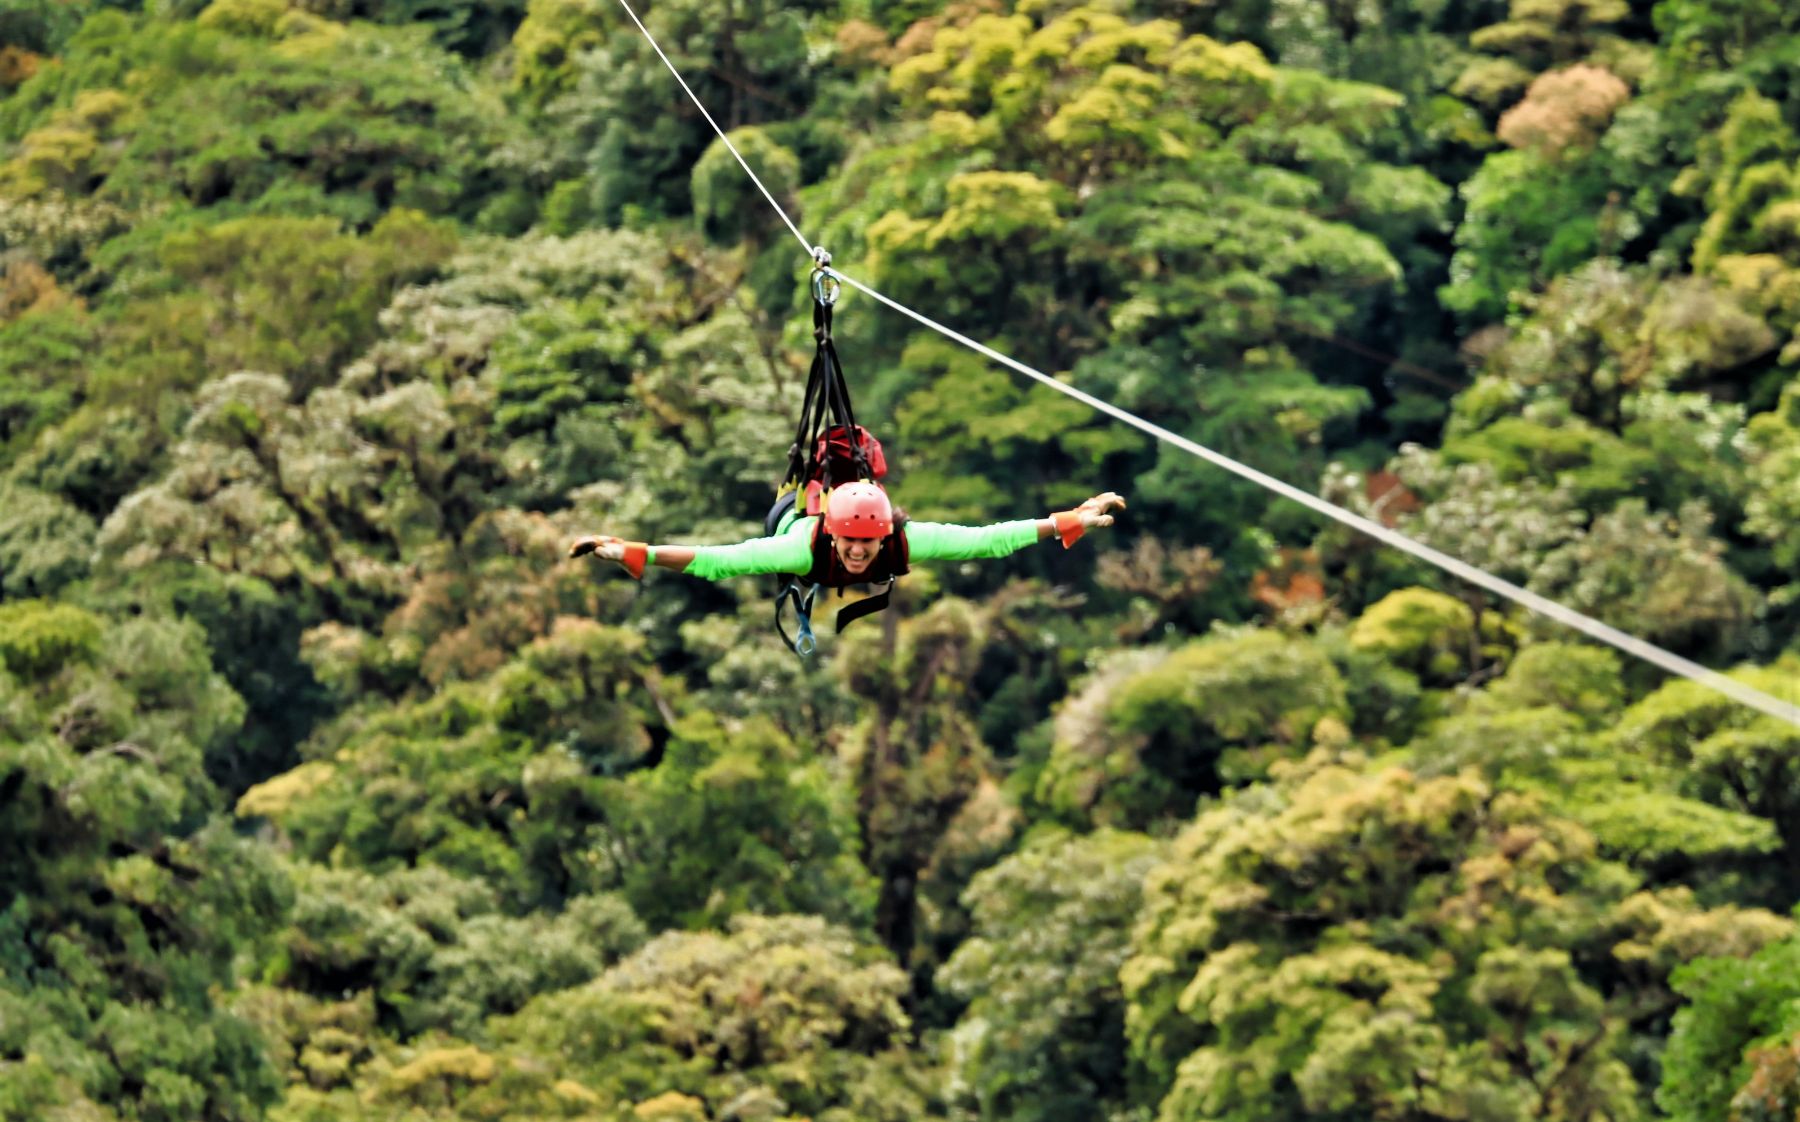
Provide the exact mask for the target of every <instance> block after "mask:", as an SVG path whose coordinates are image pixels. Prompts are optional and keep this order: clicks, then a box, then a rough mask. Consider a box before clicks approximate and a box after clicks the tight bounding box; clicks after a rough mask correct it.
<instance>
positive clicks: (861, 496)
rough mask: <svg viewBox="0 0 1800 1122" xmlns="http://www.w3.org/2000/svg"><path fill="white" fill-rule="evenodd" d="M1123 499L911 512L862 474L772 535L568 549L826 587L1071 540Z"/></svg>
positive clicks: (639, 572)
mask: <svg viewBox="0 0 1800 1122" xmlns="http://www.w3.org/2000/svg"><path fill="white" fill-rule="evenodd" d="M1124 506H1125V500H1124V498H1123V497H1121V496H1119V495H1118V494H1116V493H1114V492H1112V491H1107V492H1105V493H1103V494H1099V495H1095V496H1094V497H1093V498H1091V499H1088V500H1087V501H1086V502H1084V503H1082V504H1081V505H1080V506H1078V507H1076V508H1074V509H1073V510H1064V511H1058V512H1056V513H1054V514H1051V515H1050V516H1048V517H1046V518H1034V519H1021V520H1019V521H1015V522H996V523H993V524H992V525H988V526H956V525H951V524H948V523H943V522H912V521H909V520H908V519H907V518H906V516H905V515H904V514H903V513H896V512H895V510H894V507H893V505H892V504H891V503H890V502H889V501H888V496H887V492H886V491H883V490H882V489H881V488H880V487H877V486H876V485H875V484H873V483H864V482H855V483H845V484H841V485H840V486H838V487H836V488H834V489H833V490H832V491H831V492H829V494H828V495H827V496H826V501H825V503H824V510H823V512H822V514H820V515H802V516H800V517H797V518H793V517H791V515H790V518H791V520H787V521H785V524H784V525H782V526H781V527H780V528H778V529H777V531H776V533H775V534H774V536H772V537H766V538H752V539H751V540H749V541H745V542H739V543H737V544H736V545H718V546H693V545H649V544H647V543H645V542H632V541H625V540H623V539H621V538H617V537H613V536H611V535H607V534H600V535H594V536H590V537H584V538H580V539H578V540H577V541H576V542H575V543H574V544H572V545H571V546H570V547H569V556H570V557H581V556H583V555H586V554H590V553H591V554H593V555H594V556H595V557H596V558H598V559H600V560H602V561H617V562H618V563H619V564H621V565H623V566H624V567H625V570H626V571H627V572H629V573H630V574H631V575H632V576H633V577H638V578H641V577H642V576H643V574H644V569H645V567H646V566H648V565H656V566H658V567H660V568H664V569H673V570H675V571H676V572H678V573H687V574H689V575H691V576H696V577H700V578H702V579H704V580H724V579H725V578H727V577H741V576H755V575H758V574H767V573H780V574H788V575H791V576H796V577H799V578H800V579H801V580H804V581H806V582H808V583H810V584H815V585H818V586H820V587H823V588H843V587H845V586H847V585H852V584H881V583H884V582H887V581H891V580H893V579H894V578H895V577H898V576H902V575H904V574H905V573H906V571H907V568H908V566H909V565H910V564H911V563H912V562H913V561H968V560H973V559H976V558H982V557H1005V556H1007V555H1008V554H1011V553H1016V552H1017V551H1019V550H1021V549H1023V548H1025V547H1026V546H1028V545H1031V544H1033V543H1035V542H1040V541H1043V540H1044V539H1045V538H1049V537H1057V538H1061V539H1062V543H1063V548H1065V549H1067V548H1068V547H1069V546H1072V545H1074V544H1075V542H1076V539H1078V538H1080V537H1081V535H1082V534H1084V533H1086V532H1087V531H1088V530H1091V529H1093V528H1095V527H1097V526H1111V525H1112V524H1113V516H1112V513H1111V512H1112V511H1113V510H1114V509H1115V508H1118V509H1123V508H1124Z"/></svg>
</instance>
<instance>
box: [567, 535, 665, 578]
mask: <svg viewBox="0 0 1800 1122" xmlns="http://www.w3.org/2000/svg"><path fill="white" fill-rule="evenodd" d="M588 554H593V555H594V556H595V557H597V558H599V559H600V560H602V561H617V562H618V563H619V564H621V565H623V566H625V571H626V572H628V573H630V574H631V575H632V577H633V578H635V579H642V577H643V575H644V566H645V564H647V563H648V561H649V558H650V547H649V546H646V545H645V544H644V543H643V542H628V541H626V540H625V539H624V538H615V537H613V536H612V535H611V534H596V535H593V536H591V537H586V538H577V539H576V540H575V542H574V544H572V545H570V546H569V556H570V557H585V556H587V555H588Z"/></svg>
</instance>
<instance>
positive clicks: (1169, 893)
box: [1121, 763, 1785, 1119]
mask: <svg viewBox="0 0 1800 1122" xmlns="http://www.w3.org/2000/svg"><path fill="white" fill-rule="evenodd" d="M1632 887H1633V881H1632V878H1631V877H1629V876H1621V875H1620V870H1618V868H1617V867H1616V866H1609V865H1608V864H1607V863H1605V862H1603V861H1600V860H1597V859H1596V857H1595V855H1594V852H1593V843H1592V840H1591V839H1590V838H1589V837H1588V835H1587V834H1586V833H1585V832H1584V831H1582V830H1581V829H1580V828H1579V827H1576V826H1574V825H1573V824H1571V823H1568V822H1566V821H1563V820H1560V819H1557V818H1555V817H1553V816H1550V815H1546V814H1545V813H1544V811H1543V809H1542V807H1541V805H1539V804H1538V803H1536V802H1535V801H1534V800H1532V799H1530V798H1521V797H1519V796H1517V795H1512V794H1508V793H1505V792H1502V791H1496V790H1494V789H1492V788H1489V787H1488V786H1486V785H1485V784H1483V783H1482V782H1480V781H1479V780H1478V779H1476V778H1474V777H1473V776H1470V775H1464V776H1459V777H1444V778H1440V779H1419V778H1415V777H1414V776H1412V775H1410V774H1409V773H1407V772H1404V771H1400V770H1397V769H1389V770H1384V771H1380V772H1373V773H1359V772H1357V771H1355V770H1351V769H1348V768H1344V767H1339V766H1330V765H1324V764H1322V763H1318V764H1309V765H1307V766H1306V767H1303V768H1299V769H1296V771H1295V773H1294V774H1293V775H1292V777H1291V778H1290V780H1289V781H1288V782H1287V783H1285V784H1283V785H1282V786H1281V787H1280V788H1278V789H1276V790H1269V791H1260V792H1256V793H1254V794H1249V795H1244V796H1240V797H1239V798H1237V799H1234V800H1232V801H1230V802H1228V803H1227V804H1225V805H1223V806H1221V807H1219V808H1217V809H1214V810H1211V811H1208V812H1207V813H1205V814H1203V815H1202V816H1201V817H1200V818H1199V819H1198V820H1196V821H1195V823H1194V824H1193V825H1192V826H1190V827H1189V828H1188V830H1187V831H1186V832H1185V833H1184V834H1183V835H1182V836H1181V837H1180V838H1178V839H1177V841H1176V842H1175V845H1174V849H1173V852H1172V853H1171V856H1170V861H1169V863H1168V864H1167V865H1165V866H1164V867H1163V868H1161V869H1159V870H1157V871H1155V872H1153V873H1151V874H1150V877H1149V880H1148V881H1147V882H1146V886H1145V909H1144V912H1143V915H1142V917H1141V918H1140V920H1139V924H1138V927H1137V929H1136V931H1135V933H1134V937H1133V956H1132V958H1131V959H1130V960H1128V961H1127V962H1126V964H1125V966H1124V968H1123V970H1122V973H1121V977H1122V979H1123V981H1124V984H1125V993H1126V997H1127V1000H1128V1001H1129V1002H1130V1012H1129V1015H1128V1020H1127V1030H1128V1033H1129V1037H1130V1040H1131V1042H1132V1053H1133V1055H1134V1057H1136V1058H1137V1059H1138V1060H1140V1061H1141V1062H1142V1063H1144V1064H1145V1065H1146V1068H1147V1069H1148V1071H1149V1072H1150V1074H1151V1076H1152V1078H1153V1080H1154V1086H1155V1087H1157V1088H1160V1089H1161V1090H1160V1091H1159V1092H1157V1094H1156V1095H1153V1098H1152V1101H1154V1099H1155V1098H1160V1099H1161V1106H1160V1112H1161V1114H1162V1115H1163V1116H1164V1117H1212V1118H1261V1119H1269V1118H1300V1117H1308V1116H1316V1115H1318V1114H1321V1113H1332V1112H1342V1111H1345V1110H1348V1109H1351V1108H1352V1107H1353V1106H1354V1107H1356V1108H1359V1109H1364V1110H1369V1109H1375V1110H1380V1111H1383V1112H1386V1113H1391V1114H1393V1115H1394V1116H1395V1117H1402V1118H1426V1117H1441V1116H1444V1115H1446V1114H1451V1115H1454V1114H1458V1113H1464V1114H1468V1113H1476V1112H1479V1114H1480V1115H1481V1116H1485V1117H1494V1118H1527V1117H1544V1118H1585V1117H1592V1116H1595V1115H1596V1114H1599V1115H1604V1116H1608V1117H1637V1116H1639V1115H1640V1114H1641V1113H1642V1108H1641V1105H1640V1104H1641V1101H1642V1097H1641V1096H1642V1092H1641V1091H1640V1089H1639V1088H1638V1086H1637V1085H1636V1083H1635V1081H1634V1079H1633V1077H1632V1072H1631V1070H1630V1069H1629V1068H1628V1067H1627V1065H1626V1062H1625V1061H1626V1057H1627V1055H1628V1054H1629V1049H1630V1043H1629V1040H1628V1038H1627V1035H1626V1032H1627V1024H1628V1023H1629V1022H1630V1021H1631V1020H1632V1019H1633V1018H1634V1017H1638V1016H1643V1015H1644V1012H1645V1009H1646V1007H1647V1008H1649V1009H1652V1010H1654V1009H1659V1008H1666V1006H1667V1005H1668V1004H1669V1003H1671V1001H1672V998H1671V997H1669V996H1666V990H1665V989H1663V984H1664V983H1663V979H1664V978H1666V975H1667V971H1668V969H1669V968H1670V967H1671V966H1672V965H1674V962H1676V961H1680V959H1681V956H1682V954H1683V953H1684V949H1685V953H1686V955H1687V956H1688V957H1692V956H1693V955H1695V954H1696V953H1698V948H1697V947H1696V946H1695V945H1694V943H1695V941H1693V940H1687V941H1681V940H1675V941H1671V934H1672V933H1673V932H1674V931H1677V930H1679V926H1678V925H1680V924H1682V923H1697V924H1701V925H1703V926H1705V927H1706V928H1707V930H1708V931H1710V932H1712V934H1711V935H1709V936H1708V938H1716V937H1719V936H1720V935H1721V934H1722V933H1723V932H1726V931H1730V930H1734V929H1735V930H1737V931H1739V932H1740V933H1741V934H1742V936H1743V938H1742V939H1741V941H1740V942H1739V944H1738V947H1739V949H1738V953H1742V954H1748V953H1750V952H1752V951H1754V950H1756V949H1757V948H1758V947H1760V946H1761V945H1763V944H1765V943H1767V942H1769V941H1771V940H1772V939H1774V938H1777V937H1779V935H1780V934H1781V933H1783V931H1784V930H1785V925H1784V924H1783V923H1782V922H1781V921H1780V920H1778V919H1776V918H1775V917H1772V916H1767V915H1766V913H1764V914H1762V915H1761V916H1760V917H1759V918H1756V919H1755V920H1754V922H1753V923H1752V922H1749V920H1750V917H1741V916H1739V915H1738V914H1737V913H1735V912H1720V913H1711V914H1708V913H1698V912H1697V910H1696V909H1694V908H1693V907H1692V905H1691V902H1686V901H1685V898H1684V897H1680V896H1671V897H1666V898H1648V899H1637V898H1630V899H1628V894H1629V893H1630V892H1631V890H1632ZM1622 927H1623V928H1624V929H1625V930H1632V931H1633V937H1632V938H1631V939H1630V940H1628V941H1627V942H1625V943H1621V942H1620V941H1619V933H1620V931H1621V928H1622ZM1633 929H1635V930H1633ZM1609 960H1611V963H1613V965H1609ZM1671 960H1673V961H1671ZM1625 962H1630V963H1633V964H1636V966H1638V967H1640V969H1639V970H1638V972H1636V973H1634V974H1632V975H1630V979H1631V980H1630V981H1629V982H1627V983H1625V984H1620V982H1619V981H1618V978H1617V973H1618V970H1619V968H1620V966H1619V965H1618V964H1623V963H1625Z"/></svg>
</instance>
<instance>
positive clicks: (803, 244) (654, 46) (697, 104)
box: [619, 0, 813, 257]
mask: <svg viewBox="0 0 1800 1122" xmlns="http://www.w3.org/2000/svg"><path fill="white" fill-rule="evenodd" d="M619 6H620V7H621V8H624V9H625V14H626V15H628V16H630V17H631V22H632V23H635V24H637V29H638V30H639V31H641V32H643V33H644V39H645V40H646V41H647V42H648V43H649V44H650V49H651V50H653V51H655V52H656V57H657V58H660V59H662V61H663V65H664V66H666V67H668V68H669V73H671V74H673V75H675V81H676V82H677V83H679V84H680V86H681V89H682V92H683V93H685V94H687V95H688V100H690V101H692V102H693V103H694V108H696V109H698V110H700V115H701V116H702V117H705V118H706V123H707V124H709V125H711V126H712V130H713V131H714V132H716V133H718V134H719V139H720V140H723V141H724V142H725V147H726V148H728V149H730V150H731V154H732V155H733V156H736V157H737V162H738V166H739V167H741V168H743V169H744V174H745V175H747V176H749V177H750V182H752V183H754V184H756V189H757V190H758V191H761V192H762V193H763V198H765V199H767V200H769V205H770V206H772V207H774V208H775V213H776V214H778V215H780V216H781V220H782V221H783V222H785V223H787V228H788V229H789V230H790V231H792V232H793V235H794V237H795V238H796V239H797V240H798V241H799V242H800V248H801V249H803V250H805V251H806V255H807V256H808V257H811V256H813V246H812V243H811V242H809V241H807V240H806V235H804V234H802V233H801V232H800V227H798V226H796V225H794V220H793V219H791V218H789V217H788V216H787V211H785V210H782V209H781V204H780V203H778V202H776V201H775V196H774V195H771V194H770V193H769V189H768V188H767V187H764V186H763V181H762V180H761V179H758V178H757V176H756V173H755V172H754V171H752V170H750V164H749V163H748V162H747V161H746V160H745V159H744V154H743V153H742V152H739V151H738V150H737V145H735V144H733V143H732V142H731V138H730V137H728V136H726V135H725V130H724V129H722V128H720V127H719V122H717V121H715V120H713V115H712V114H711V113H708V112H707V111H706V105H705V104H704V103H703V102H701V100H700V98H699V97H698V96H697V95H696V94H695V93H694V91H693V90H691V89H689V88H688V84H687V80H686V79H685V78H683V77H682V76H681V71H679V70H677V69H675V64H674V63H672V62H670V61H669V56H668V55H666V54H663V49H662V46H661V45H660V44H658V43H657V41H656V36H654V35H652V34H650V29H649V28H648V27H645V26H644V21H643V20H641V19H639V18H638V15H637V13H636V12H634V11H632V10H631V5H630V4H628V3H626V2H625V0H619Z"/></svg>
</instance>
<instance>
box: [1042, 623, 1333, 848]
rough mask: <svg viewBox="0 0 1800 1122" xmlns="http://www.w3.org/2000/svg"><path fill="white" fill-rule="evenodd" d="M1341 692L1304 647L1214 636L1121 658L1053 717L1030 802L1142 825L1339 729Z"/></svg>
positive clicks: (1082, 816) (1322, 662) (1270, 639)
mask: <svg viewBox="0 0 1800 1122" xmlns="http://www.w3.org/2000/svg"><path fill="white" fill-rule="evenodd" d="M1346 715H1347V713H1346V705H1345V700H1344V686H1343V681H1342V679H1341V678H1340V677H1339V676H1338V673H1337V670H1336V669H1335V668H1334V667H1333V666H1332V665H1331V663H1330V661H1329V660H1328V659H1326V658H1325V656H1324V655H1323V654H1322V653H1321V652H1319V651H1318V650H1316V649H1315V648H1313V647H1312V646H1311V645H1310V644H1308V643H1307V642H1305V641H1304V640H1299V639H1292V638H1288V637H1285V636H1282V635H1278V634H1275V633H1273V632H1269V631H1259V630H1254V629H1246V630H1243V631H1241V632H1236V633H1233V632H1230V631H1225V632H1221V633H1219V634H1215V635H1213V636H1209V637H1208V638H1205V639H1201V640H1197V641H1195V642H1192V643H1189V644H1187V645H1185V646H1182V647H1178V648H1175V649H1173V650H1154V649H1152V650H1141V651H1129V652H1121V653H1119V654H1116V655H1114V656H1113V657H1112V658H1111V659H1109V661H1108V662H1107V663H1105V664H1103V665H1102V666H1101V668H1100V669H1099V670H1098V671H1097V672H1096V673H1095V674H1093V675H1092V676H1091V677H1090V678H1089V679H1088V680H1087V681H1085V682H1083V683H1082V684H1081V685H1080V687H1079V689H1078V691H1077V692H1076V693H1074V694H1073V695H1072V696H1071V697H1070V698H1069V699H1068V701H1066V702H1065V703H1064V705H1063V707H1062V709H1061V711H1060V712H1059V713H1058V714H1057V718H1056V726H1055V741H1054V746H1053V747H1052V749H1051V754H1050V761H1049V763H1048V764H1047V765H1046V767H1045V769H1044V771H1043V773H1042V774H1041V775H1040V776H1039V779H1038V792H1037V797H1038V799H1039V800H1040V801H1041V802H1043V803H1044V804H1046V805H1047V806H1049V807H1052V808H1054V809H1055V810H1056V811H1057V812H1058V813H1059V815H1061V816H1063V817H1066V818H1070V819H1073V820H1076V821H1080V822H1084V823H1085V822H1092V823H1095V824H1098V825H1109V826H1115V827H1128V828H1132V829H1148V828H1150V827H1151V826H1152V825H1155V824H1157V823H1159V822H1166V821H1167V820H1168V819H1170V818H1175V819H1177V820H1179V819H1182V818H1185V817H1186V816H1187V815H1188V814H1190V813H1191V812H1192V810H1193V807H1194V804H1195V802H1196V801H1197V800H1199V799H1200V798H1201V797H1202V796H1206V795H1215V794H1218V793H1219V792H1220V791H1221V790H1223V789H1224V788H1226V787H1228V786H1232V785H1235V784H1240V783H1244V782H1246V781H1249V780H1253V779H1257V778H1260V777H1262V776H1263V775H1265V774H1266V772H1267V769H1268V767H1269V766H1270V764H1271V763H1272V762H1273V761H1274V760H1276V759H1279V758H1280V757H1281V756H1282V755H1283V754H1285V753H1288V752H1292V751H1294V750H1296V749H1303V748H1305V747H1307V746H1309V745H1311V744H1312V743H1313V742H1314V741H1315V740H1317V739H1321V738H1324V739H1329V738H1332V737H1334V736H1336V735H1339V734H1340V733H1341V732H1342V731H1343V724H1342V720H1343V717H1344V716H1346Z"/></svg>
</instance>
